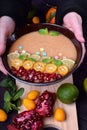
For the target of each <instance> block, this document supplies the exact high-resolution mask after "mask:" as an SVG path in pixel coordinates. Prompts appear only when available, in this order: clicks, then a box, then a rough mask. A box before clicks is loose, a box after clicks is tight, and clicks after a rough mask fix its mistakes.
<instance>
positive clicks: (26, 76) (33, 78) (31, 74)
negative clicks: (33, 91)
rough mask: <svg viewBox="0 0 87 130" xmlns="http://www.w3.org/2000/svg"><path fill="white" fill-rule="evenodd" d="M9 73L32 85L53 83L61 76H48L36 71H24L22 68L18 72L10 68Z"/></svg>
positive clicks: (54, 74) (53, 74)
mask: <svg viewBox="0 0 87 130" xmlns="http://www.w3.org/2000/svg"><path fill="white" fill-rule="evenodd" d="M11 71H12V73H13V74H14V75H15V76H17V77H18V78H20V79H23V80H26V81H29V82H33V83H36V82H39V83H44V82H51V81H55V80H58V79H60V78H62V76H61V75H59V74H56V73H52V74H49V73H45V72H40V71H36V70H34V69H30V70H26V69H24V68H23V67H22V66H21V67H20V68H19V69H18V70H17V69H16V68H14V67H12V68H11Z"/></svg>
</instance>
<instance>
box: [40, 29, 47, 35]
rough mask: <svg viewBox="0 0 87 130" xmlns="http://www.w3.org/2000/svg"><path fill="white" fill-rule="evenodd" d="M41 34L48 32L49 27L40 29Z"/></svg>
mask: <svg viewBox="0 0 87 130" xmlns="http://www.w3.org/2000/svg"><path fill="white" fill-rule="evenodd" d="M38 32H39V33H40V34H48V28H45V29H43V28H42V29H39V31H38Z"/></svg>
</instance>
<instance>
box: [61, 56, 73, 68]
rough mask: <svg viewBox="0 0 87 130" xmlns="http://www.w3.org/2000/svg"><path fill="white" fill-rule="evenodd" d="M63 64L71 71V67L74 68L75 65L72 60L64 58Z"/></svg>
mask: <svg viewBox="0 0 87 130" xmlns="http://www.w3.org/2000/svg"><path fill="white" fill-rule="evenodd" d="M62 62H63V64H64V65H66V66H67V67H68V68H69V69H72V67H73V66H74V64H75V61H74V60H72V59H68V58H64V59H63V60H62Z"/></svg>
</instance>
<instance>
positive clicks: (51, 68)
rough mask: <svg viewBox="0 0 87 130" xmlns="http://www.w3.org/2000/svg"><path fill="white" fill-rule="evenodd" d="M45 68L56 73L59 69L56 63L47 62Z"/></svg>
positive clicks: (48, 71)
mask: <svg viewBox="0 0 87 130" xmlns="http://www.w3.org/2000/svg"><path fill="white" fill-rule="evenodd" d="M45 70H46V72H47V73H54V72H56V70H57V66H56V65H54V64H47V65H46V68H45Z"/></svg>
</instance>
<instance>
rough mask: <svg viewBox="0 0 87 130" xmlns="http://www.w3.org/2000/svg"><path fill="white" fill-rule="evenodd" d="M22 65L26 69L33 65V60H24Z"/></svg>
mask: <svg viewBox="0 0 87 130" xmlns="http://www.w3.org/2000/svg"><path fill="white" fill-rule="evenodd" d="M23 67H24V68H25V69H26V70H29V69H31V68H32V67H33V62H32V61H30V60H26V61H24V62H23Z"/></svg>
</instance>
